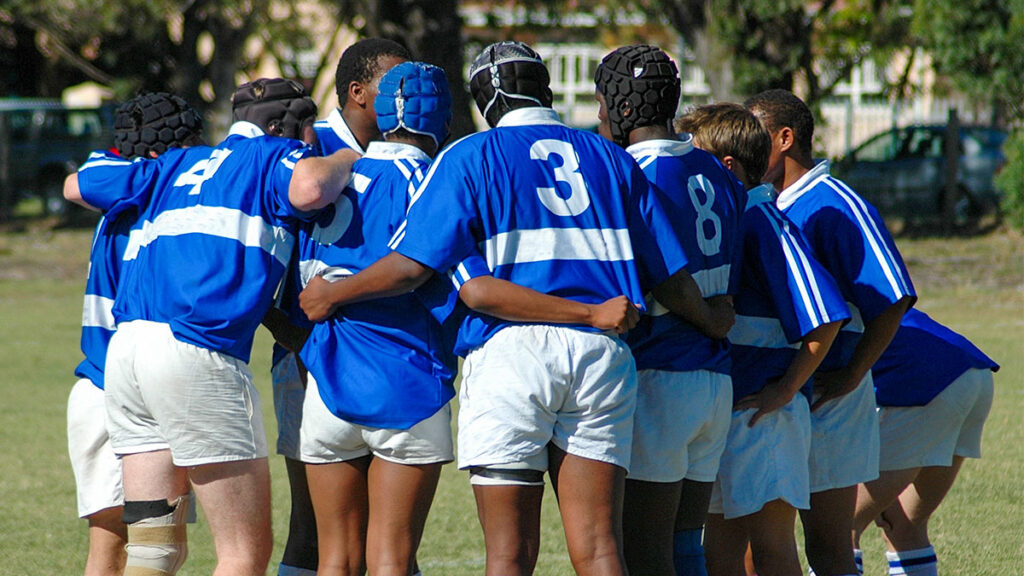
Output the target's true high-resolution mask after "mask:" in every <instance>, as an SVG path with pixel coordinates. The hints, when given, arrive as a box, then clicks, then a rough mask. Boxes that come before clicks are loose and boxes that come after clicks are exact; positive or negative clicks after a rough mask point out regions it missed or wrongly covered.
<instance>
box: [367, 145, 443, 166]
mask: <svg viewBox="0 0 1024 576" xmlns="http://www.w3.org/2000/svg"><path fill="white" fill-rule="evenodd" d="M363 158H374V159H376V160H404V159H408V160H421V161H423V162H430V156H429V155H428V154H427V153H426V152H424V151H423V150H420V149H419V148H417V147H415V146H413V145H412V144H405V143H402V142H370V145H369V146H368V147H367V148H366V154H365V155H364V156H363Z"/></svg>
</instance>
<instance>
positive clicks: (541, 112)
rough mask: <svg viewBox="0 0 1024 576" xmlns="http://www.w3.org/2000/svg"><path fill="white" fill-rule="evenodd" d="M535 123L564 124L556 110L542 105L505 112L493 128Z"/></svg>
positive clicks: (532, 124)
mask: <svg viewBox="0 0 1024 576" xmlns="http://www.w3.org/2000/svg"><path fill="white" fill-rule="evenodd" d="M537 124H554V125H556V126H565V124H563V123H562V120H561V119H559V118H558V112H555V111H554V110H552V109H551V108H545V107H542V106H531V107H529V108H516V109H515V110H512V111H511V112H508V113H506V114H505V115H504V116H502V117H501V120H498V125H497V126H495V128H505V127H507V126H534V125H537Z"/></svg>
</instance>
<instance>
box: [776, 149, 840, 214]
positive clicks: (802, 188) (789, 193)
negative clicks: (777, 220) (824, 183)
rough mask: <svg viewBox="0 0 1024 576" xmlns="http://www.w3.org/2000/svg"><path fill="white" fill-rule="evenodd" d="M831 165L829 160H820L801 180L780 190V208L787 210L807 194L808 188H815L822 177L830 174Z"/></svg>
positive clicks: (777, 200)
mask: <svg viewBox="0 0 1024 576" xmlns="http://www.w3.org/2000/svg"><path fill="white" fill-rule="evenodd" d="M830 165H831V163H830V162H829V161H828V160H822V161H821V162H818V163H817V164H815V165H814V168H811V169H810V170H808V171H807V173H806V174H804V175H803V176H801V177H800V179H799V180H797V181H796V182H793V183H792V184H790V185H789V186H787V187H786V188H785V189H784V190H783V191H782V192H779V197H778V199H776V200H775V203H776V205H778V207H779V210H785V209H786V208H789V207H790V206H792V205H793V203H794V202H796V201H797V200H799V199H800V197H801V196H803V195H804V194H806V193H807V191H808V190H810V189H811V188H814V184H816V183H817V181H818V180H819V179H820V178H823V177H825V176H828V175H829V166H830Z"/></svg>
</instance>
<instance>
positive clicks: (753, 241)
mask: <svg viewBox="0 0 1024 576" xmlns="http://www.w3.org/2000/svg"><path fill="white" fill-rule="evenodd" d="M736 256H737V263H738V265H739V268H740V273H739V285H738V290H737V292H736V295H735V296H734V298H733V302H734V305H735V307H736V324H735V325H734V326H733V327H732V330H730V331H729V342H730V344H731V346H730V353H731V355H732V386H733V402H738V401H740V400H741V399H742V398H743V397H744V396H748V395H750V394H754V393H756V392H759V391H761V390H762V389H763V388H764V387H765V385H766V384H768V382H769V381H771V380H774V379H776V378H780V377H781V376H782V375H783V374H785V373H786V370H787V369H788V368H789V365H790V364H791V363H792V362H793V358H794V357H795V356H796V353H797V350H799V349H800V346H801V340H802V339H803V338H804V337H805V336H807V334H808V333H810V332H811V331H812V330H814V329H815V328H818V327H819V326H823V325H825V324H829V323H831V322H836V321H842V320H848V319H849V318H850V313H849V310H848V308H847V306H846V301H845V300H844V299H843V295H842V293H840V291H839V286H837V285H836V282H835V280H833V279H832V276H831V275H829V273H828V272H827V271H825V269H824V267H822V265H821V264H819V263H818V261H817V260H815V259H814V257H813V256H812V255H811V250H810V249H809V248H808V247H807V245H806V243H805V242H804V240H803V237H802V236H801V234H800V232H799V230H797V228H796V226H794V225H793V224H792V223H790V222H789V220H788V219H786V217H785V216H783V215H782V213H781V212H779V210H778V208H776V207H775V204H774V203H773V202H772V198H771V186H770V185H763V186H759V187H757V188H754V189H752V190H750V191H749V193H748V196H747V206H746V210H745V211H744V212H743V218H742V220H741V222H740V240H739V244H738V250H737V255H736ZM810 388H811V385H810V382H808V383H807V384H806V385H805V386H804V389H803V392H804V394H805V395H807V396H808V398H809V397H810V392H811V390H810Z"/></svg>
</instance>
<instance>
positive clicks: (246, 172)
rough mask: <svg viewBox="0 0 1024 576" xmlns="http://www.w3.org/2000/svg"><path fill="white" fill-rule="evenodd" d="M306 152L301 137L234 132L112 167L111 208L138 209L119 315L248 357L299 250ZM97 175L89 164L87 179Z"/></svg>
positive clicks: (120, 319)
mask: <svg viewBox="0 0 1024 576" xmlns="http://www.w3.org/2000/svg"><path fill="white" fill-rule="evenodd" d="M308 152H309V150H308V148H306V147H305V146H304V145H303V144H302V143H301V142H298V141H295V140H288V139H285V138H273V137H267V136H260V137H254V138H247V137H243V136H229V137H228V139H226V140H225V141H224V142H223V143H221V145H219V146H217V147H209V146H197V147H192V148H188V149H172V150H169V151H167V152H166V153H165V154H163V155H161V156H160V158H158V159H156V160H151V161H142V162H135V163H130V164H127V166H125V165H119V166H117V167H110V168H111V170H114V172H115V174H114V179H112V180H110V181H109V182H108V187H109V188H110V189H109V190H108V193H109V194H110V195H111V196H112V197H114V198H116V199H115V200H113V201H112V202H111V203H112V204H115V205H114V206H103V207H104V208H105V209H107V208H112V212H108V215H110V216H114V215H116V214H118V213H120V212H121V211H124V210H128V209H138V210H139V217H138V221H137V222H136V224H135V225H134V226H133V229H132V232H131V237H130V241H129V245H128V247H127V249H126V251H125V256H124V259H125V260H126V261H134V262H133V263H132V265H131V266H130V267H129V268H128V269H127V270H126V271H125V274H124V275H123V278H122V280H121V285H120V289H119V292H118V299H117V302H116V304H115V306H114V316H115V317H116V318H117V321H118V322H123V321H130V320H150V321H155V322H165V323H168V324H170V325H171V329H172V330H173V331H174V334H175V336H176V337H177V338H179V339H181V340H184V341H186V342H191V343H194V344H197V345H199V346H202V347H205V348H209V349H213V350H219V351H223V352H225V353H227V354H230V355H232V356H235V357H238V358H241V359H243V360H248V357H249V352H250V349H251V344H252V337H253V334H254V333H255V330H256V327H257V326H258V325H259V322H260V320H261V319H262V316H263V314H264V313H265V312H266V308H267V306H268V305H269V303H270V300H271V298H272V296H273V291H274V289H275V288H276V286H277V283H278V282H279V280H280V278H281V274H282V273H283V271H284V267H285V264H286V263H287V262H288V259H289V257H290V255H291V250H292V246H293V244H294V233H295V226H296V222H297V220H296V216H297V214H296V212H295V210H294V208H292V206H291V204H290V202H289V200H288V184H289V181H290V178H291V172H292V169H293V168H294V165H295V162H296V161H298V160H299V159H300V158H302V157H303V156H304V155H306V154H307V153H308ZM118 170H126V171H127V173H122V174H120V176H118V175H117V174H116V172H117V171H118ZM89 173H90V169H89V166H88V163H87V164H86V166H84V167H83V170H82V172H80V181H81V180H82V179H84V180H85V181H88V180H89V179H90V177H89V176H88V174H89ZM86 185H89V184H88V182H86ZM100 187H103V183H102V182H101V184H100V186H94V188H100Z"/></svg>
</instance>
